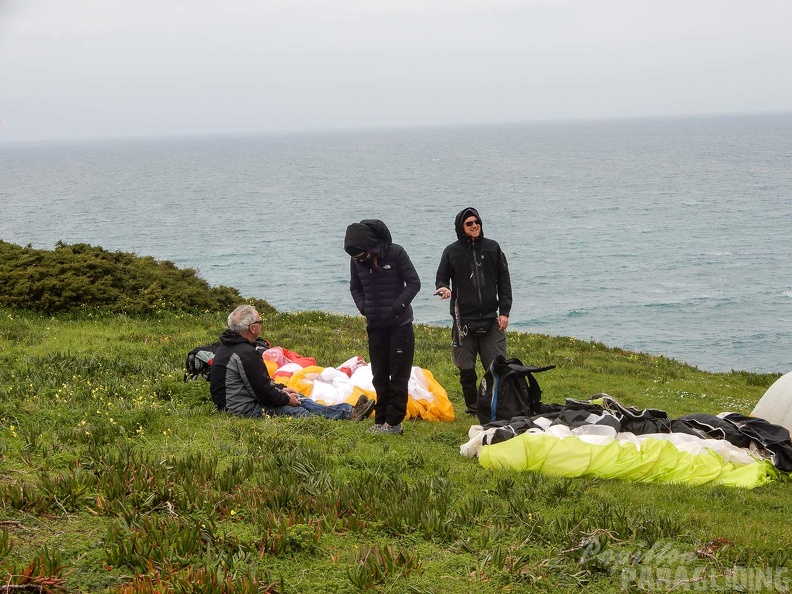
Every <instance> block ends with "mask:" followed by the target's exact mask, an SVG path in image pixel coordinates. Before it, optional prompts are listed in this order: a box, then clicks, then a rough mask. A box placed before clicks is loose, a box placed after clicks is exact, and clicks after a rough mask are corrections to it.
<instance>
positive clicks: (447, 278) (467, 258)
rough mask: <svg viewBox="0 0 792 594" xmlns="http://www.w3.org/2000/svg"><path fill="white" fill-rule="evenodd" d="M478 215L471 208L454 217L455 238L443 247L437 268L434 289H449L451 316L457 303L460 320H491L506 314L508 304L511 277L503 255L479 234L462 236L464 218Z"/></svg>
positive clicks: (509, 305)
mask: <svg viewBox="0 0 792 594" xmlns="http://www.w3.org/2000/svg"><path fill="white" fill-rule="evenodd" d="M471 216H474V217H476V218H477V219H478V220H479V221H481V217H480V216H479V213H478V211H477V210H476V209H475V208H470V207H468V208H465V209H464V210H462V211H460V212H459V214H457V216H456V218H455V219H454V227H455V229H456V235H457V238H458V239H457V240H456V241H455V242H454V243H452V244H451V245H449V246H447V247H446V248H445V250H443V255H442V256H441V257H440V266H438V267H437V276H436V278H435V289H440V288H441V287H445V288H446V289H451V317H453V318H454V319H456V316H455V315H454V309H455V307H456V306H457V305H459V317H460V318H461V319H462V320H493V319H496V318H497V317H498V314H500V315H504V316H508V315H509V313H510V312H511V307H512V288H511V277H510V276H509V263H508V262H507V261H506V254H504V253H503V252H502V251H501V248H500V246H499V245H498V242H496V241H493V240H492V239H487V238H485V237H484V222H483V221H481V234H480V235H479V236H478V237H477V238H476V239H475V240H473V239H471V238H470V237H468V236H467V235H465V230H464V228H463V225H464V221H465V219H467V218H468V217H471Z"/></svg>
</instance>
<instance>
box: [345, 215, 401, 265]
mask: <svg viewBox="0 0 792 594" xmlns="http://www.w3.org/2000/svg"><path fill="white" fill-rule="evenodd" d="M392 244H393V239H391V234H390V231H389V230H388V227H387V226H386V225H385V223H383V222H382V221H380V220H379V219H364V220H362V221H360V222H359V223H352V224H351V225H350V226H349V227H347V230H346V235H345V236H344V251H345V252H346V253H347V254H349V255H350V256H352V257H355V256H357V255H358V254H359V253H361V252H367V253H369V254H377V255H378V256H382V255H384V254H385V252H387V251H388V248H390V246H391V245H392Z"/></svg>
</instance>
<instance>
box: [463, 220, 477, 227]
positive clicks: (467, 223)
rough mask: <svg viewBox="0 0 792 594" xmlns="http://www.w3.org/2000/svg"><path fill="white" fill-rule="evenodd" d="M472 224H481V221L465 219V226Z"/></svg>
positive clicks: (471, 225)
mask: <svg viewBox="0 0 792 594" xmlns="http://www.w3.org/2000/svg"><path fill="white" fill-rule="evenodd" d="M474 225H481V221H465V227H473V226H474Z"/></svg>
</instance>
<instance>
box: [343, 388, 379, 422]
mask: <svg viewBox="0 0 792 594" xmlns="http://www.w3.org/2000/svg"><path fill="white" fill-rule="evenodd" d="M373 408H374V401H373V400H369V399H368V398H367V397H366V396H365V395H363V396H361V397H360V398H358V401H357V403H356V404H355V406H353V407H352V413H351V414H350V415H349V420H350V421H355V422H356V423H359V422H360V421H362V420H363V419H365V418H366V417H368V416H369V415H370V414H371V411H372V409H373Z"/></svg>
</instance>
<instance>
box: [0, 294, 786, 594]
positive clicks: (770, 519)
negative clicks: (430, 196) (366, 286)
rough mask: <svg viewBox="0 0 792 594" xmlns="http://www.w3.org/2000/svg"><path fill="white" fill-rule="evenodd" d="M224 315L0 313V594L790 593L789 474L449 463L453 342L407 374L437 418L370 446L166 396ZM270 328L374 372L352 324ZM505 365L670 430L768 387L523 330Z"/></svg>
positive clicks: (197, 393) (277, 321)
mask: <svg viewBox="0 0 792 594" xmlns="http://www.w3.org/2000/svg"><path fill="white" fill-rule="evenodd" d="M226 314H227V312H216V313H199V314H186V313H174V312H167V311H162V312H159V313H155V314H151V315H148V316H139V317H128V316H125V315H122V314H115V313H113V314H111V313H102V312H100V311H97V310H90V309H84V310H83V311H81V312H77V313H70V314H69V313H63V314H56V315H44V314H37V313H30V312H24V311H22V310H16V309H0V361H2V364H0V591H11V590H8V589H7V587H8V586H11V585H18V586H23V585H27V586H28V587H29V589H30V590H31V591H32V590H33V588H39V589H40V591H51V592H154V591H157V592H166V591H172V592H265V591H268V592H354V591H361V590H365V591H380V592H386V591H387V592H413V593H424V592H427V593H428V592H435V593H455V592H459V593H462V592H464V593H468V592H483V593H488V592H492V593H495V592H508V591H522V589H523V588H525V589H527V588H529V587H530V588H538V589H540V591H541V590H543V591H552V592H562V591H570V592H571V591H575V592H578V591H580V589H581V588H582V589H583V590H584V591H590V592H622V591H625V590H627V591H640V590H651V591H662V590H665V591H670V590H672V589H673V590H674V591H679V590H683V591H685V590H687V589H693V590H695V589H698V590H702V589H706V590H713V589H718V588H737V589H739V588H741V587H742V588H743V589H744V590H748V591H752V590H753V591H773V590H783V589H784V588H787V589H788V588H789V587H790V581H792V576H790V575H789V573H792V572H790V571H789V570H790V563H791V562H790V558H789V551H790V550H792V533H790V531H789V529H788V526H789V517H788V514H789V510H790V509H792V482H790V481H788V480H782V481H780V482H775V483H772V484H770V485H767V486H764V487H760V488H757V489H755V490H753V491H746V490H741V489H734V488H728V487H712V486H703V487H688V486H681V485H673V484H671V485H669V484H638V483H631V482H626V481H606V480H592V479H561V478H553V477H546V476H540V475H536V474H532V473H517V474H512V473H505V472H493V471H490V470H487V469H485V468H482V467H481V466H480V465H479V463H478V461H477V460H474V459H468V458H465V457H463V456H461V455H460V454H459V446H460V445H461V444H462V443H464V441H466V436H467V430H468V427H469V425H470V420H469V418H468V417H466V416H465V415H464V414H463V404H462V399H461V395H460V391H459V386H458V383H457V381H456V374H455V369H454V367H453V365H452V363H451V360H450V348H449V331H448V329H446V328H437V327H424V326H420V327H417V329H416V335H417V336H416V361H415V364H416V365H419V366H421V367H424V368H426V369H429V370H431V371H432V373H433V374H434V376H435V378H436V379H437V380H438V381H439V382H440V383H441V384H442V385H443V386H444V387H445V388H446V390H447V391H448V394H449V396H450V398H451V400H452V401H453V402H454V404H455V406H456V412H457V415H456V417H457V418H456V420H454V421H453V422H451V423H429V422H422V421H415V422H408V423H406V424H405V432H404V435H402V436H379V435H371V434H367V433H365V429H366V428H367V427H368V426H369V425H370V423H371V421H366V422H364V423H361V424H356V423H346V422H333V421H327V420H324V419H320V418H310V419H301V420H293V419H285V418H273V419H262V420H245V419H238V418H232V417H229V416H227V415H224V414H219V413H217V412H215V411H214V410H213V409H212V406H211V403H210V400H209V397H208V386H207V384H206V383H205V382H203V381H202V380H201V381H195V382H189V383H185V382H183V380H182V373H183V370H182V365H183V362H184V357H185V355H186V353H187V352H188V351H189V350H190V349H191V348H192V347H194V346H196V345H199V344H205V343H207V342H212V341H214V340H215V339H216V336H217V335H218V334H219V333H220V331H221V330H222V327H223V323H224V318H225V315H226ZM264 318H265V323H264V330H263V334H264V336H265V337H266V338H267V339H268V340H270V341H271V342H272V343H273V344H279V345H283V346H284V347H287V348H289V349H292V350H294V351H296V352H300V353H304V354H307V355H310V356H312V357H315V358H316V359H317V361H318V362H319V363H320V364H322V365H328V366H335V365H338V364H340V363H341V362H343V361H345V360H346V359H348V358H349V357H351V356H353V355H355V354H361V355H363V356H366V354H367V353H366V335H365V329H364V326H363V323H362V321H361V320H360V319H358V318H350V317H345V316H336V315H331V314H327V313H320V312H309V313H299V314H288V313H268V314H267V315H265V316H264ZM509 350H510V353H511V354H512V355H514V356H518V357H520V358H521V359H522V360H523V361H524V362H526V363H530V364H534V365H549V364H553V365H556V366H557V368H556V369H554V370H552V371H550V372H547V373H545V374H543V375H542V377H541V384H542V388H543V391H544V396H543V398H544V400H545V401H548V402H563V401H564V400H565V399H566V398H575V399H584V398H587V397H589V396H591V395H593V394H597V393H600V392H607V393H608V394H610V395H612V396H613V397H615V398H617V399H618V400H619V401H620V402H622V403H624V404H627V405H631V406H636V407H639V408H644V407H656V408H662V409H664V410H666V411H668V413H669V414H670V415H673V416H679V415H682V414H686V413H691V412H710V413H718V412H721V411H724V410H730V411H736V412H742V413H746V414H747V413H749V412H750V411H751V410H752V408H753V406H754V404H755V403H756V402H757V401H758V400H759V398H760V397H761V396H762V394H763V393H764V391H765V390H766V389H767V387H769V386H770V385H771V384H772V383H773V381H774V380H775V379H776V378H777V377H778V375H772V374H770V375H754V374H750V373H744V372H732V373H721V374H712V373H705V372H701V371H699V370H697V369H695V368H692V367H690V366H686V365H684V364H682V363H679V362H676V361H673V360H669V359H667V358H665V357H662V356H661V357H653V356H648V355H644V354H639V353H632V352H627V351H622V350H619V349H611V348H607V347H605V346H603V345H601V344H598V343H594V342H587V341H580V340H575V339H570V338H562V337H549V336H543V335H535V334H518V333H509ZM779 371H789V370H779ZM17 589H19V588H17ZM36 591H39V590H36Z"/></svg>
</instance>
